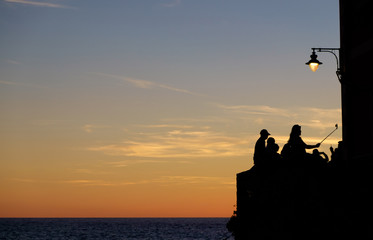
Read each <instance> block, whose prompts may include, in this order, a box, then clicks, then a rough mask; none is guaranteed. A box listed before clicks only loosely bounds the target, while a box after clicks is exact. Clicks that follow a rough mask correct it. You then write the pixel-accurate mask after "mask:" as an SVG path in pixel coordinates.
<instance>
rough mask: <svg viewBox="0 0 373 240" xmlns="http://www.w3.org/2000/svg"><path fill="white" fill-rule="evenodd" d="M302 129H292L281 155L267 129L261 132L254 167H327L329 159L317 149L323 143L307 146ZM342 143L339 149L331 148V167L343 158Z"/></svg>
mask: <svg viewBox="0 0 373 240" xmlns="http://www.w3.org/2000/svg"><path fill="white" fill-rule="evenodd" d="M301 134H302V128H301V126H300V125H298V124H297V125H294V126H293V127H292V129H291V133H290V137H289V140H288V142H287V143H286V144H285V145H284V146H283V148H282V150H281V153H278V151H279V149H280V147H279V145H278V144H277V143H276V141H275V139H274V138H273V137H269V136H270V135H271V134H270V133H269V132H268V130H267V129H262V130H261V131H260V137H259V139H258V140H257V141H256V143H255V149H254V157H253V158H254V165H255V166H256V168H259V169H261V170H262V169H271V168H275V167H278V166H283V165H284V164H285V165H287V166H290V167H291V166H300V165H302V164H307V163H311V164H313V165H318V166H322V165H326V164H327V163H328V162H329V157H328V155H327V154H326V153H325V152H319V150H318V149H317V148H319V147H320V145H321V143H317V144H315V145H309V144H306V143H305V142H304V141H303V140H302V138H301ZM342 146H343V143H342V141H340V142H339V144H338V148H336V149H333V147H330V152H331V160H332V161H330V163H332V164H331V165H336V162H338V161H337V160H338V159H341V158H342V149H343V147H342ZM306 149H313V152H312V154H309V153H307V152H306Z"/></svg>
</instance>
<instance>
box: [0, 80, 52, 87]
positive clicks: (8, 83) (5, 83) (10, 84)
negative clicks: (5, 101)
mask: <svg viewBox="0 0 373 240" xmlns="http://www.w3.org/2000/svg"><path fill="white" fill-rule="evenodd" d="M0 84H4V85H9V86H20V87H33V88H42V89H44V88H48V87H46V86H41V85H36V84H28V83H19V82H10V81H3V80H0Z"/></svg>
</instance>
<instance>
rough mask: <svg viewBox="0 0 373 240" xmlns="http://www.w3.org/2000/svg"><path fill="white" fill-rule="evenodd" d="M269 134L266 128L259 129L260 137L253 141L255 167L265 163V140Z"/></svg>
mask: <svg viewBox="0 0 373 240" xmlns="http://www.w3.org/2000/svg"><path fill="white" fill-rule="evenodd" d="M269 135H271V134H270V133H269V132H268V131H267V129H262V130H261V131H260V137H259V139H258V140H257V141H256V143H255V148H254V165H255V166H256V167H262V166H263V165H264V164H265V158H266V140H267V138H268V136H269Z"/></svg>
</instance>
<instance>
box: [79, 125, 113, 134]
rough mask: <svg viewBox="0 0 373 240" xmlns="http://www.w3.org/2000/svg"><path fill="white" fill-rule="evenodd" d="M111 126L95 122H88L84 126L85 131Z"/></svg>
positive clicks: (90, 131) (89, 131)
mask: <svg viewBox="0 0 373 240" xmlns="http://www.w3.org/2000/svg"><path fill="white" fill-rule="evenodd" d="M102 128H109V126H106V125H95V124H86V125H84V126H83V127H82V129H83V131H85V132H86V133H92V132H93V131H94V130H95V129H102Z"/></svg>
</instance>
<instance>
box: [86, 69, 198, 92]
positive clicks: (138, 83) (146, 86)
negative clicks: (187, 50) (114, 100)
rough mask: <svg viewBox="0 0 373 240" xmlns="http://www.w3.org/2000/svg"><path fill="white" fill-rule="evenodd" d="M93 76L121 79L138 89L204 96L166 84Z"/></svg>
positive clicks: (118, 77)
mask: <svg viewBox="0 0 373 240" xmlns="http://www.w3.org/2000/svg"><path fill="white" fill-rule="evenodd" d="M92 74H95V75H100V76H104V77H110V78H115V79H119V80H122V81H125V82H128V83H130V84H132V85H133V86H134V87H137V88H144V89H152V88H163V89H167V90H170V91H174V92H180V93H186V94H189V95H195V96H203V95H202V94H198V93H194V92H191V91H189V90H185V89H181V88H176V87H172V86H168V85H165V84H159V83H156V82H151V81H148V80H142V79H135V78H129V77H123V76H118V75H113V74H106V73H92Z"/></svg>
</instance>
